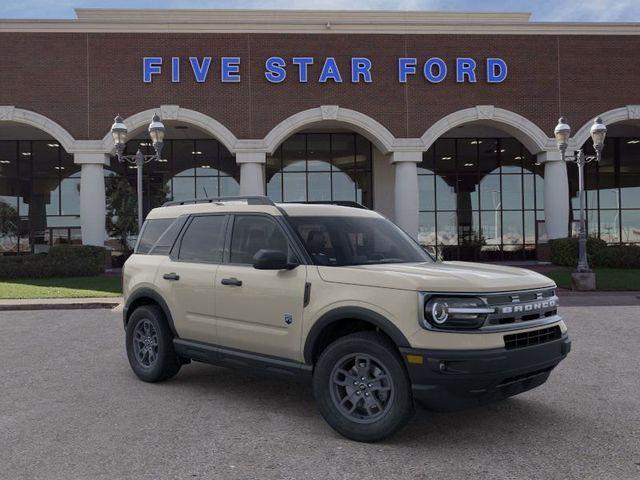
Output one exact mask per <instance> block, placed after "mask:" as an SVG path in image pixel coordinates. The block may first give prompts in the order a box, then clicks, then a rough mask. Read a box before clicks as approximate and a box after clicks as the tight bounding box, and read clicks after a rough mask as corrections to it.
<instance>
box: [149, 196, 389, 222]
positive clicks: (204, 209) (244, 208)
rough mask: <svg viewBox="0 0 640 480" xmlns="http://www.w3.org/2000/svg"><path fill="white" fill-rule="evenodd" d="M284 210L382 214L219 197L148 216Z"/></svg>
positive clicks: (316, 214) (324, 214)
mask: <svg viewBox="0 0 640 480" xmlns="http://www.w3.org/2000/svg"><path fill="white" fill-rule="evenodd" d="M280 209H282V210H284V211H285V212H286V214H287V215H291V216H292V217H303V216H313V217H370V218H381V217H382V216H381V215H380V214H379V213H377V212H374V211H373V210H367V209H364V208H354V207H345V206H342V205H328V204H305V203H276V204H274V205H255V204H248V203H247V202H246V201H244V200H228V201H225V200H220V201H219V202H204V203H185V204H184V205H168V206H166V207H158V208H154V209H153V210H151V211H150V212H149V215H147V218H149V219H158V218H177V217H179V216H180V215H191V214H198V213H267V214H269V215H275V216H281V215H282V211H281V210H280Z"/></svg>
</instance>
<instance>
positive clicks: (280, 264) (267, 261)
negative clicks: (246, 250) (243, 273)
mask: <svg viewBox="0 0 640 480" xmlns="http://www.w3.org/2000/svg"><path fill="white" fill-rule="evenodd" d="M297 266H298V264H296V263H289V259H288V258H287V254H286V253H284V252H281V251H280V250H267V249H264V248H263V249H262V250H258V251H257V252H256V254H255V255H254V256H253V268H255V269H257V270H291V269H293V268H296V267H297Z"/></svg>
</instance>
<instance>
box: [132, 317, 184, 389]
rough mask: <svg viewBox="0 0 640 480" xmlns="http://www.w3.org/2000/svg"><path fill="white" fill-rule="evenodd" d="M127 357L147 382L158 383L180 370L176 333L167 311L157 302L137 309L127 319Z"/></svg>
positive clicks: (134, 370)
mask: <svg viewBox="0 0 640 480" xmlns="http://www.w3.org/2000/svg"><path fill="white" fill-rule="evenodd" d="M126 333H127V339H126V342H127V357H128V358H129V364H130V365H131V369H132V370H133V372H134V373H135V374H136V375H137V376H138V378H140V379H141V380H144V381H145V382H159V381H162V380H167V379H169V378H171V377H173V376H174V375H175V374H176V373H178V370H180V361H179V359H178V356H177V355H176V352H175V351H174V349H173V335H172V334H171V330H170V329H169V326H168V325H167V321H166V319H165V316H164V313H163V312H162V310H161V309H160V307H158V306H155V305H143V306H141V307H138V308H136V309H135V310H134V311H133V313H132V314H131V317H130V318H129V321H128V322H127V332H126Z"/></svg>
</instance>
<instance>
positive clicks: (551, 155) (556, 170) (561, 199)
mask: <svg viewBox="0 0 640 480" xmlns="http://www.w3.org/2000/svg"><path fill="white" fill-rule="evenodd" d="M537 160H538V162H539V163H544V218H545V225H546V228H547V236H548V237H549V238H550V239H552V238H565V237H567V236H568V235H569V179H568V178H567V164H566V163H565V162H563V161H562V158H561V156H560V152H553V151H552V152H542V153H539V154H538V156H537Z"/></svg>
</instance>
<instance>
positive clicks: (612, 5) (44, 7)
mask: <svg viewBox="0 0 640 480" xmlns="http://www.w3.org/2000/svg"><path fill="white" fill-rule="evenodd" d="M158 5H162V7H163V8H256V9H315V10H325V9H326V10H449V11H450V10H453V11H455V10H458V11H460V10H462V11H501V12H504V11H512V12H531V13H532V14H533V16H532V20H533V21H539V22H553V21H563V22H638V21H640V0H587V1H585V0H286V1H282V0H280V1H277V0H270V1H269V0H0V18H75V13H74V8H157V7H158Z"/></svg>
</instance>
